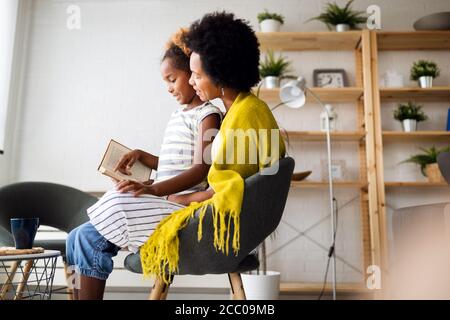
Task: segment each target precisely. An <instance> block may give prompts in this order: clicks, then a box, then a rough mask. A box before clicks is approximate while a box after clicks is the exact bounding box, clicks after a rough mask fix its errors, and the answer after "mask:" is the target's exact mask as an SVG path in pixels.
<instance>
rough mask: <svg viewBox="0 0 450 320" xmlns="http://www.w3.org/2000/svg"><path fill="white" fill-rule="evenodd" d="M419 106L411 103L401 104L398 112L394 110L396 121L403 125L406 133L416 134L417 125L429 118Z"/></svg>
mask: <svg viewBox="0 0 450 320" xmlns="http://www.w3.org/2000/svg"><path fill="white" fill-rule="evenodd" d="M421 109H422V106H419V105H417V104H415V103H412V102H411V101H408V103H406V104H402V103H400V104H399V105H398V107H397V109H396V110H394V119H395V120H398V121H400V122H401V123H402V127H403V131H404V132H414V131H416V130H417V123H418V122H421V121H425V120H427V119H428V117H427V116H426V115H425V113H424V112H423V111H422V110H421Z"/></svg>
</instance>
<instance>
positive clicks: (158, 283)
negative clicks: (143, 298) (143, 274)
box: [148, 277, 169, 300]
mask: <svg viewBox="0 0 450 320" xmlns="http://www.w3.org/2000/svg"><path fill="white" fill-rule="evenodd" d="M168 291H169V286H168V285H167V284H165V283H164V281H163V279H161V278H159V277H158V278H156V279H155V283H154V284H153V288H152V292H150V296H149V298H148V299H149V300H162V298H163V295H164V293H165V292H166V293H165V295H166V296H167V292H168Z"/></svg>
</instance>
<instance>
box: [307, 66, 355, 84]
mask: <svg viewBox="0 0 450 320" xmlns="http://www.w3.org/2000/svg"><path fill="white" fill-rule="evenodd" d="M313 83H314V87H319V88H342V87H348V79H347V73H346V72H345V70H344V69H314V70H313Z"/></svg>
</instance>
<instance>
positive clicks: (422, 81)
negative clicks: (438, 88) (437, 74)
mask: <svg viewBox="0 0 450 320" xmlns="http://www.w3.org/2000/svg"><path fill="white" fill-rule="evenodd" d="M419 85H420V87H421V88H431V87H432V86H433V77H432V76H421V77H420V78H419Z"/></svg>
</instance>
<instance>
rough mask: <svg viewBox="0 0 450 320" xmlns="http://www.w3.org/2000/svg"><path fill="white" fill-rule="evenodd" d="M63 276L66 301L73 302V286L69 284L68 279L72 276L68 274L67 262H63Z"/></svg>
mask: <svg viewBox="0 0 450 320" xmlns="http://www.w3.org/2000/svg"><path fill="white" fill-rule="evenodd" d="M64 275H65V277H66V283H67V289H66V292H67V299H68V300H73V289H72V286H73V284H72V283H70V277H71V276H72V274H69V270H68V265H67V262H65V261H64Z"/></svg>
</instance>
